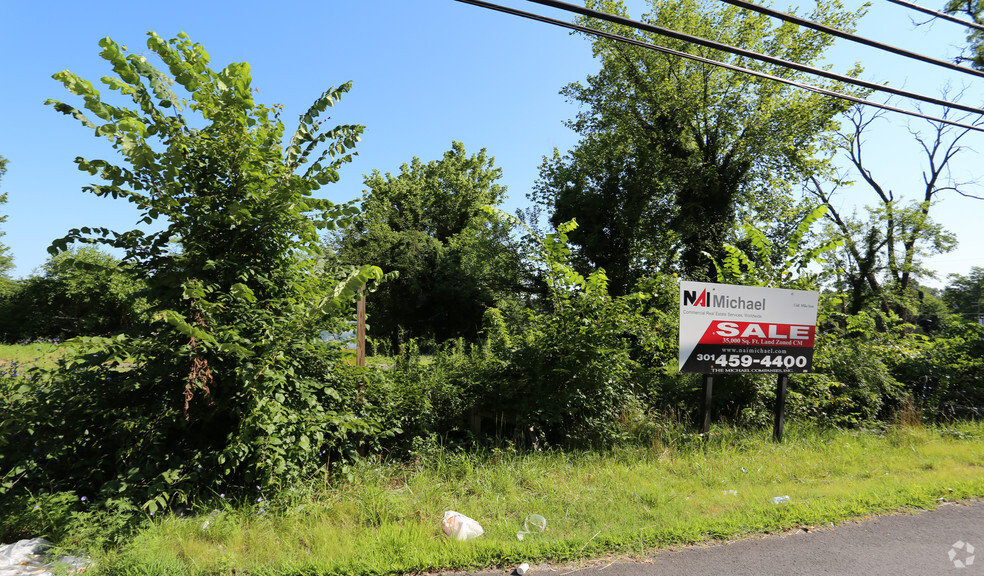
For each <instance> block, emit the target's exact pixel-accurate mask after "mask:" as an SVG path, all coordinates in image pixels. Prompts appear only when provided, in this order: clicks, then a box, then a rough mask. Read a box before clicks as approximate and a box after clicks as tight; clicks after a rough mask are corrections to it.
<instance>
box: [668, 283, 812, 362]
mask: <svg viewBox="0 0 984 576" xmlns="http://www.w3.org/2000/svg"><path fill="white" fill-rule="evenodd" d="M819 299H820V294H819V293H817V292H808V291H804V290H784V289H781V288H760V287H757V286H735V285H730V284H710V283H707V282H686V281H684V282H680V372H697V373H701V374H727V373H750V372H772V373H790V372H809V371H810V369H811V368H812V367H813V342H814V338H815V336H816V326H817V303H818V301H819Z"/></svg>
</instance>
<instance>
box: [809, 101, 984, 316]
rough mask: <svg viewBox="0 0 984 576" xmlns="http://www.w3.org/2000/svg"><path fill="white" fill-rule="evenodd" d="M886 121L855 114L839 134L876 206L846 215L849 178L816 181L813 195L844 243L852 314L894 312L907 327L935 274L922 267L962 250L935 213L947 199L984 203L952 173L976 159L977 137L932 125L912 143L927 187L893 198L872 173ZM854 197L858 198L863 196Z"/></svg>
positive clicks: (844, 282)
mask: <svg viewBox="0 0 984 576" xmlns="http://www.w3.org/2000/svg"><path fill="white" fill-rule="evenodd" d="M881 117H882V114H881V113H880V112H879V113H874V114H869V113H867V112H866V111H865V110H864V109H863V108H861V107H858V108H855V109H854V110H853V111H852V113H851V114H849V115H848V117H847V118H848V126H849V128H848V129H847V130H843V131H840V132H839V133H838V134H837V140H836V143H837V146H838V148H839V149H840V150H841V151H842V152H843V153H844V155H845V156H846V158H847V159H848V161H849V162H850V163H851V165H852V166H853V168H854V170H855V172H856V173H857V174H858V175H859V176H860V179H861V181H862V182H863V184H864V187H865V188H866V189H868V191H869V192H870V193H871V199H872V203H871V204H870V205H869V207H867V208H866V209H865V212H864V213H863V214H862V215H861V216H857V215H851V214H845V213H843V212H842V211H841V209H840V206H841V204H842V202H841V195H840V193H839V188H841V187H843V186H846V185H848V184H851V182H850V181H849V180H847V179H846V178H844V177H841V178H834V179H832V181H831V182H830V183H824V182H821V181H820V180H819V179H817V178H813V179H812V180H811V182H810V185H809V186H808V187H807V190H808V192H809V193H810V194H811V195H812V196H813V197H814V198H816V199H817V200H818V201H819V202H821V203H823V204H824V205H825V206H827V212H826V214H825V217H826V218H827V220H828V221H829V223H830V224H831V229H832V233H833V234H836V235H838V236H839V237H840V238H841V239H842V240H843V249H842V251H841V256H840V258H839V259H840V263H841V266H838V269H839V271H840V274H841V278H840V279H839V280H838V285H839V288H843V289H844V291H845V292H847V293H848V296H849V306H850V312H851V313H857V312H859V311H860V310H861V309H863V308H864V307H865V306H866V305H867V304H868V303H869V302H874V303H876V304H877V305H878V306H879V307H880V308H881V309H882V311H883V312H886V313H887V312H890V311H891V312H894V313H896V314H898V315H899V316H901V317H902V318H903V319H905V320H907V319H908V316H909V313H910V312H911V310H912V309H913V308H914V307H915V302H914V301H913V298H914V297H915V293H914V288H915V287H916V286H917V285H918V283H919V280H920V279H922V278H927V277H932V275H933V273H932V272H931V271H930V270H927V269H926V268H925V267H924V266H923V265H922V258H923V257H924V256H926V255H928V254H941V253H946V252H948V251H950V250H952V249H953V248H954V247H955V246H956V238H955V237H954V236H953V234H952V233H950V232H948V231H947V230H946V229H944V228H943V227H942V226H941V225H940V224H938V223H936V222H935V221H934V220H933V219H932V217H931V214H932V209H933V206H934V205H935V204H936V203H937V202H939V201H941V200H942V199H943V198H944V197H945V196H946V195H953V194H956V195H958V196H963V197H965V198H969V199H976V200H981V199H984V198H982V197H981V196H979V195H975V194H974V193H973V191H974V189H975V186H976V184H977V183H976V182H960V181H958V180H956V179H955V178H954V177H953V176H952V174H951V170H950V166H951V162H952V161H953V160H954V158H956V157H957V156H959V155H961V154H962V153H966V152H968V151H969V148H968V147H967V146H965V145H964V143H963V141H964V138H965V137H966V136H967V135H968V133H969V132H970V130H968V129H965V128H959V129H958V128H955V127H953V126H950V125H947V124H943V123H940V122H929V123H928V124H929V125H928V127H926V128H923V129H922V130H919V129H914V128H910V134H911V135H912V137H913V141H914V142H915V144H916V145H917V146H918V148H919V149H920V150H921V151H922V156H923V170H922V182H921V183H919V184H915V185H912V186H910V187H909V188H907V189H902V190H893V189H891V188H889V187H888V186H887V185H886V184H885V183H884V178H883V177H879V175H878V174H877V173H876V172H875V171H874V170H873V169H872V168H871V166H870V165H869V163H868V162H867V156H866V155H865V153H864V152H865V147H864V142H865V139H864V136H865V134H866V133H867V131H868V130H870V128H871V126H872V124H873V123H874V122H876V121H878V120H879V119H880V118H881ZM853 196H854V197H855V198H857V194H856V193H854V194H853Z"/></svg>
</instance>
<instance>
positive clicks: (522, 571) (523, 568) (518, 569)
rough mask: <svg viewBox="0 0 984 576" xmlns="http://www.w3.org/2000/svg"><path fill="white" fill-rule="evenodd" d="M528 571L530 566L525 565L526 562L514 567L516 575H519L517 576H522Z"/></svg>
mask: <svg viewBox="0 0 984 576" xmlns="http://www.w3.org/2000/svg"><path fill="white" fill-rule="evenodd" d="M529 569H530V565H529V564H527V563H526V562H523V563H522V564H520V565H519V566H516V574H519V576H523V574H526V572H527V571H528V570H529Z"/></svg>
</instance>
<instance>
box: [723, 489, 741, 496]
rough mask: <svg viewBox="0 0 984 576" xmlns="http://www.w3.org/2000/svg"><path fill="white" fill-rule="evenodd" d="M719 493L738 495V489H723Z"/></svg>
mask: <svg viewBox="0 0 984 576" xmlns="http://www.w3.org/2000/svg"><path fill="white" fill-rule="evenodd" d="M721 493H722V494H724V495H725V496H737V495H738V491H737V490H724V491H722V492H721Z"/></svg>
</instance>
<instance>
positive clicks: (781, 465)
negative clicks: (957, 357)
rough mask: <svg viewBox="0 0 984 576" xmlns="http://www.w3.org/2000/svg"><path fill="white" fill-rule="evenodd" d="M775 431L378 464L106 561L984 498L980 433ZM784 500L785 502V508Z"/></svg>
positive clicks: (528, 544)
mask: <svg viewBox="0 0 984 576" xmlns="http://www.w3.org/2000/svg"><path fill="white" fill-rule="evenodd" d="M768 436H769V434H768V431H761V430H760V431H754V432H748V431H744V432H743V431H739V430H733V429H725V428H722V429H721V431H720V433H719V434H717V435H716V436H715V437H713V438H712V439H711V440H709V441H708V442H706V443H705V442H702V441H700V440H699V439H697V438H696V437H694V436H693V435H692V434H686V433H684V432H683V430H682V429H681V430H678V431H677V432H676V433H674V434H669V435H667V436H666V437H664V439H663V441H662V442H659V443H656V444H654V445H653V446H650V447H648V448H645V449H642V448H634V449H623V450H619V451H615V452H612V453H608V454H598V453H564V452H555V451H547V452H542V453H533V454H518V453H515V452H513V451H511V450H508V449H504V450H493V451H487V452H485V453H482V454H480V455H475V454H463V453H454V452H449V451H446V450H442V449H440V448H436V449H433V450H430V451H428V452H427V453H426V454H423V455H419V456H418V457H417V459H416V460H415V461H413V462H410V463H397V462H392V461H385V460H382V459H377V460H376V461H372V462H366V463H363V464H360V465H359V466H357V467H356V468H355V469H354V470H353V477H352V480H350V481H344V482H340V483H328V484H325V483H324V481H323V480H321V479H319V480H312V482H311V484H310V485H309V486H308V487H307V488H306V489H305V491H304V492H298V493H294V494H289V495H286V496H284V497H282V498H280V499H278V500H276V501H274V502H266V501H264V502H260V503H256V502H250V503H249V504H248V505H245V506H238V507H231V506H223V505H222V502H221V501H220V502H218V503H213V505H212V506H205V507H202V508H201V512H200V513H199V514H198V515H196V516H194V517H184V518H179V517H169V518H165V519H162V520H159V521H157V522H156V523H155V524H154V525H153V527H152V528H151V529H148V530H146V531H144V532H143V533H141V534H139V535H138V537H137V538H136V539H135V540H134V541H133V542H132V544H131V545H130V546H129V547H128V548H127V549H125V550H123V551H121V552H120V553H119V554H118V555H115V556H113V557H110V558H106V559H105V561H104V562H103V564H102V565H103V567H104V568H105V569H106V570H107V571H109V572H113V573H130V572H135V571H137V572H141V573H169V574H175V573H190V574H206V573H209V574H213V573H231V571H232V570H233V569H235V570H236V571H237V572H241V571H246V572H250V573H256V574H264V573H270V574H273V573H277V574H290V573H298V574H300V573H319V574H397V573H408V572H415V571H424V570H429V569H450V568H465V567H468V568H477V567H492V566H498V567H510V566H513V565H515V564H518V563H519V562H524V561H525V562H538V561H545V560H552V561H561V562H563V561H571V560H576V559H581V558H586V557H591V556H597V555H603V554H608V553H616V554H621V555H632V554H641V553H645V552H649V551H651V550H652V549H653V548H659V547H666V546H673V545H679V544H685V543H690V542H700V541H705V540H708V539H714V538H732V537H738V536H742V535H748V534H755V533H764V532H777V531H783V530H789V529H791V528H793V527H796V526H802V525H825V524H828V523H831V522H834V523H836V522H840V521H844V520H845V519H848V518H855V517H858V516H864V515H868V514H874V513H880V512H886V511H893V510H897V509H904V508H912V507H932V506H935V505H936V504H938V503H939V502H940V499H941V498H945V499H964V498H971V497H980V496H984V474H982V471H984V468H982V467H984V450H982V448H984V426H982V425H981V424H973V423H971V424H961V425H960V426H959V427H953V428H928V427H927V428H922V427H896V428H889V429H887V430H885V431H856V432H851V431H825V430H818V429H816V428H814V427H812V426H804V427H797V426H796V425H790V426H789V428H788V429H787V438H786V441H785V442H784V443H782V444H775V443H773V442H771V441H770V440H768ZM776 496H789V500H788V501H787V502H785V503H783V504H775V503H773V498H774V497H776ZM445 510H456V511H458V512H461V513H463V514H466V515H468V516H471V517H472V518H475V519H476V520H478V521H479V522H480V523H481V524H482V526H483V528H484V529H485V535H484V536H482V537H480V538H478V539H476V540H473V541H468V542H455V541H451V540H448V539H446V538H444V537H443V536H441V534H440V530H439V527H438V526H439V523H440V520H441V518H442V515H443V512H444V511H445ZM529 514H541V515H543V516H544V517H546V518H547V531H546V532H543V533H538V534H532V535H529V536H527V537H526V538H525V539H524V540H523V541H519V540H518V539H517V538H516V532H517V531H518V530H520V529H521V528H522V527H523V520H524V519H525V518H526V516H527V515H529ZM206 520H208V521H209V524H208V526H205V521H206ZM203 526H204V528H203Z"/></svg>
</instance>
